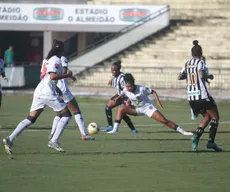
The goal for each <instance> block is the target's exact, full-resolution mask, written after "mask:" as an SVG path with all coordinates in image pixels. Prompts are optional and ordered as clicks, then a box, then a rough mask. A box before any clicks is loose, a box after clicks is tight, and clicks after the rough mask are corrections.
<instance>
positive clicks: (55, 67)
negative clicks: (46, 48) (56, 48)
mask: <svg viewBox="0 0 230 192" xmlns="http://www.w3.org/2000/svg"><path fill="white" fill-rule="evenodd" d="M41 71H42V73H44V72H45V75H44V77H43V78H42V79H41V81H40V83H39V84H38V86H37V87H36V89H35V91H34V96H36V97H40V98H46V99H50V100H52V99H56V98H57V97H58V95H57V93H56V86H57V83H58V80H51V79H50V74H49V73H50V72H53V73H57V74H61V73H62V65H61V60H60V58H58V57H57V56H53V57H51V58H50V59H49V60H48V61H47V62H45V61H43V66H42V69H41Z"/></svg>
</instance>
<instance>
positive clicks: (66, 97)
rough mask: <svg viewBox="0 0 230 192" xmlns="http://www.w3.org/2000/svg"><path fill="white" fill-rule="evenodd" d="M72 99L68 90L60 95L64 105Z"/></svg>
mask: <svg viewBox="0 0 230 192" xmlns="http://www.w3.org/2000/svg"><path fill="white" fill-rule="evenodd" d="M73 98H74V96H73V95H72V93H71V92H70V90H69V89H67V90H66V92H65V93H63V95H62V99H63V100H64V102H65V103H69V102H70V101H71V100H72V99H73Z"/></svg>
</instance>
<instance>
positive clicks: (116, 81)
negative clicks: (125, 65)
mask: <svg viewBox="0 0 230 192" xmlns="http://www.w3.org/2000/svg"><path fill="white" fill-rule="evenodd" d="M124 76H125V74H124V73H123V72H120V73H119V75H118V76H117V77H114V78H113V79H112V86H113V87H115V88H116V89H117V94H118V95H121V92H122V90H123V89H124V88H125V80H124Z"/></svg>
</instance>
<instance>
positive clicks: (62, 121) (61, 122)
mask: <svg viewBox="0 0 230 192" xmlns="http://www.w3.org/2000/svg"><path fill="white" fill-rule="evenodd" d="M71 118H72V117H71V116H70V117H62V118H61V119H60V120H59V122H58V124H57V126H56V131H55V132H54V135H53V137H52V139H51V141H52V142H53V143H58V139H59V137H60V136H61V134H62V133H63V131H64V129H65V128H66V126H67V124H68V123H69V121H70V120H71Z"/></svg>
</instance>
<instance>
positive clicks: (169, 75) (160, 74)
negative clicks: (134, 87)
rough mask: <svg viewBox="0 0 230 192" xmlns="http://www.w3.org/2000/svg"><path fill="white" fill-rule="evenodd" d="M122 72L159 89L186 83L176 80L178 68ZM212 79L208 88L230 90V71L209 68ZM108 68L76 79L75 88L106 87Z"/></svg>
mask: <svg viewBox="0 0 230 192" xmlns="http://www.w3.org/2000/svg"><path fill="white" fill-rule="evenodd" d="M123 71H124V72H129V73H132V74H133V76H134V78H135V80H136V84H141V85H144V86H147V87H152V88H160V89H183V88H185V87H186V82H185V80H184V81H179V80H178V79H177V77H178V74H179V72H180V68H163V67H160V68H149V67H147V68H140V67H137V68H135V67H133V68H125V67H124V68H123ZM209 71H210V73H212V74H213V75H214V79H213V80H210V84H208V87H210V88H212V89H219V90H230V69H228V68H211V69H210V70H209ZM111 78H112V76H111V73H110V68H92V69H89V70H88V71H87V72H85V73H83V75H81V76H79V77H78V81H77V82H76V83H74V85H76V86H86V87H88V86H91V87H107V86H108V81H109V79H111Z"/></svg>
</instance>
